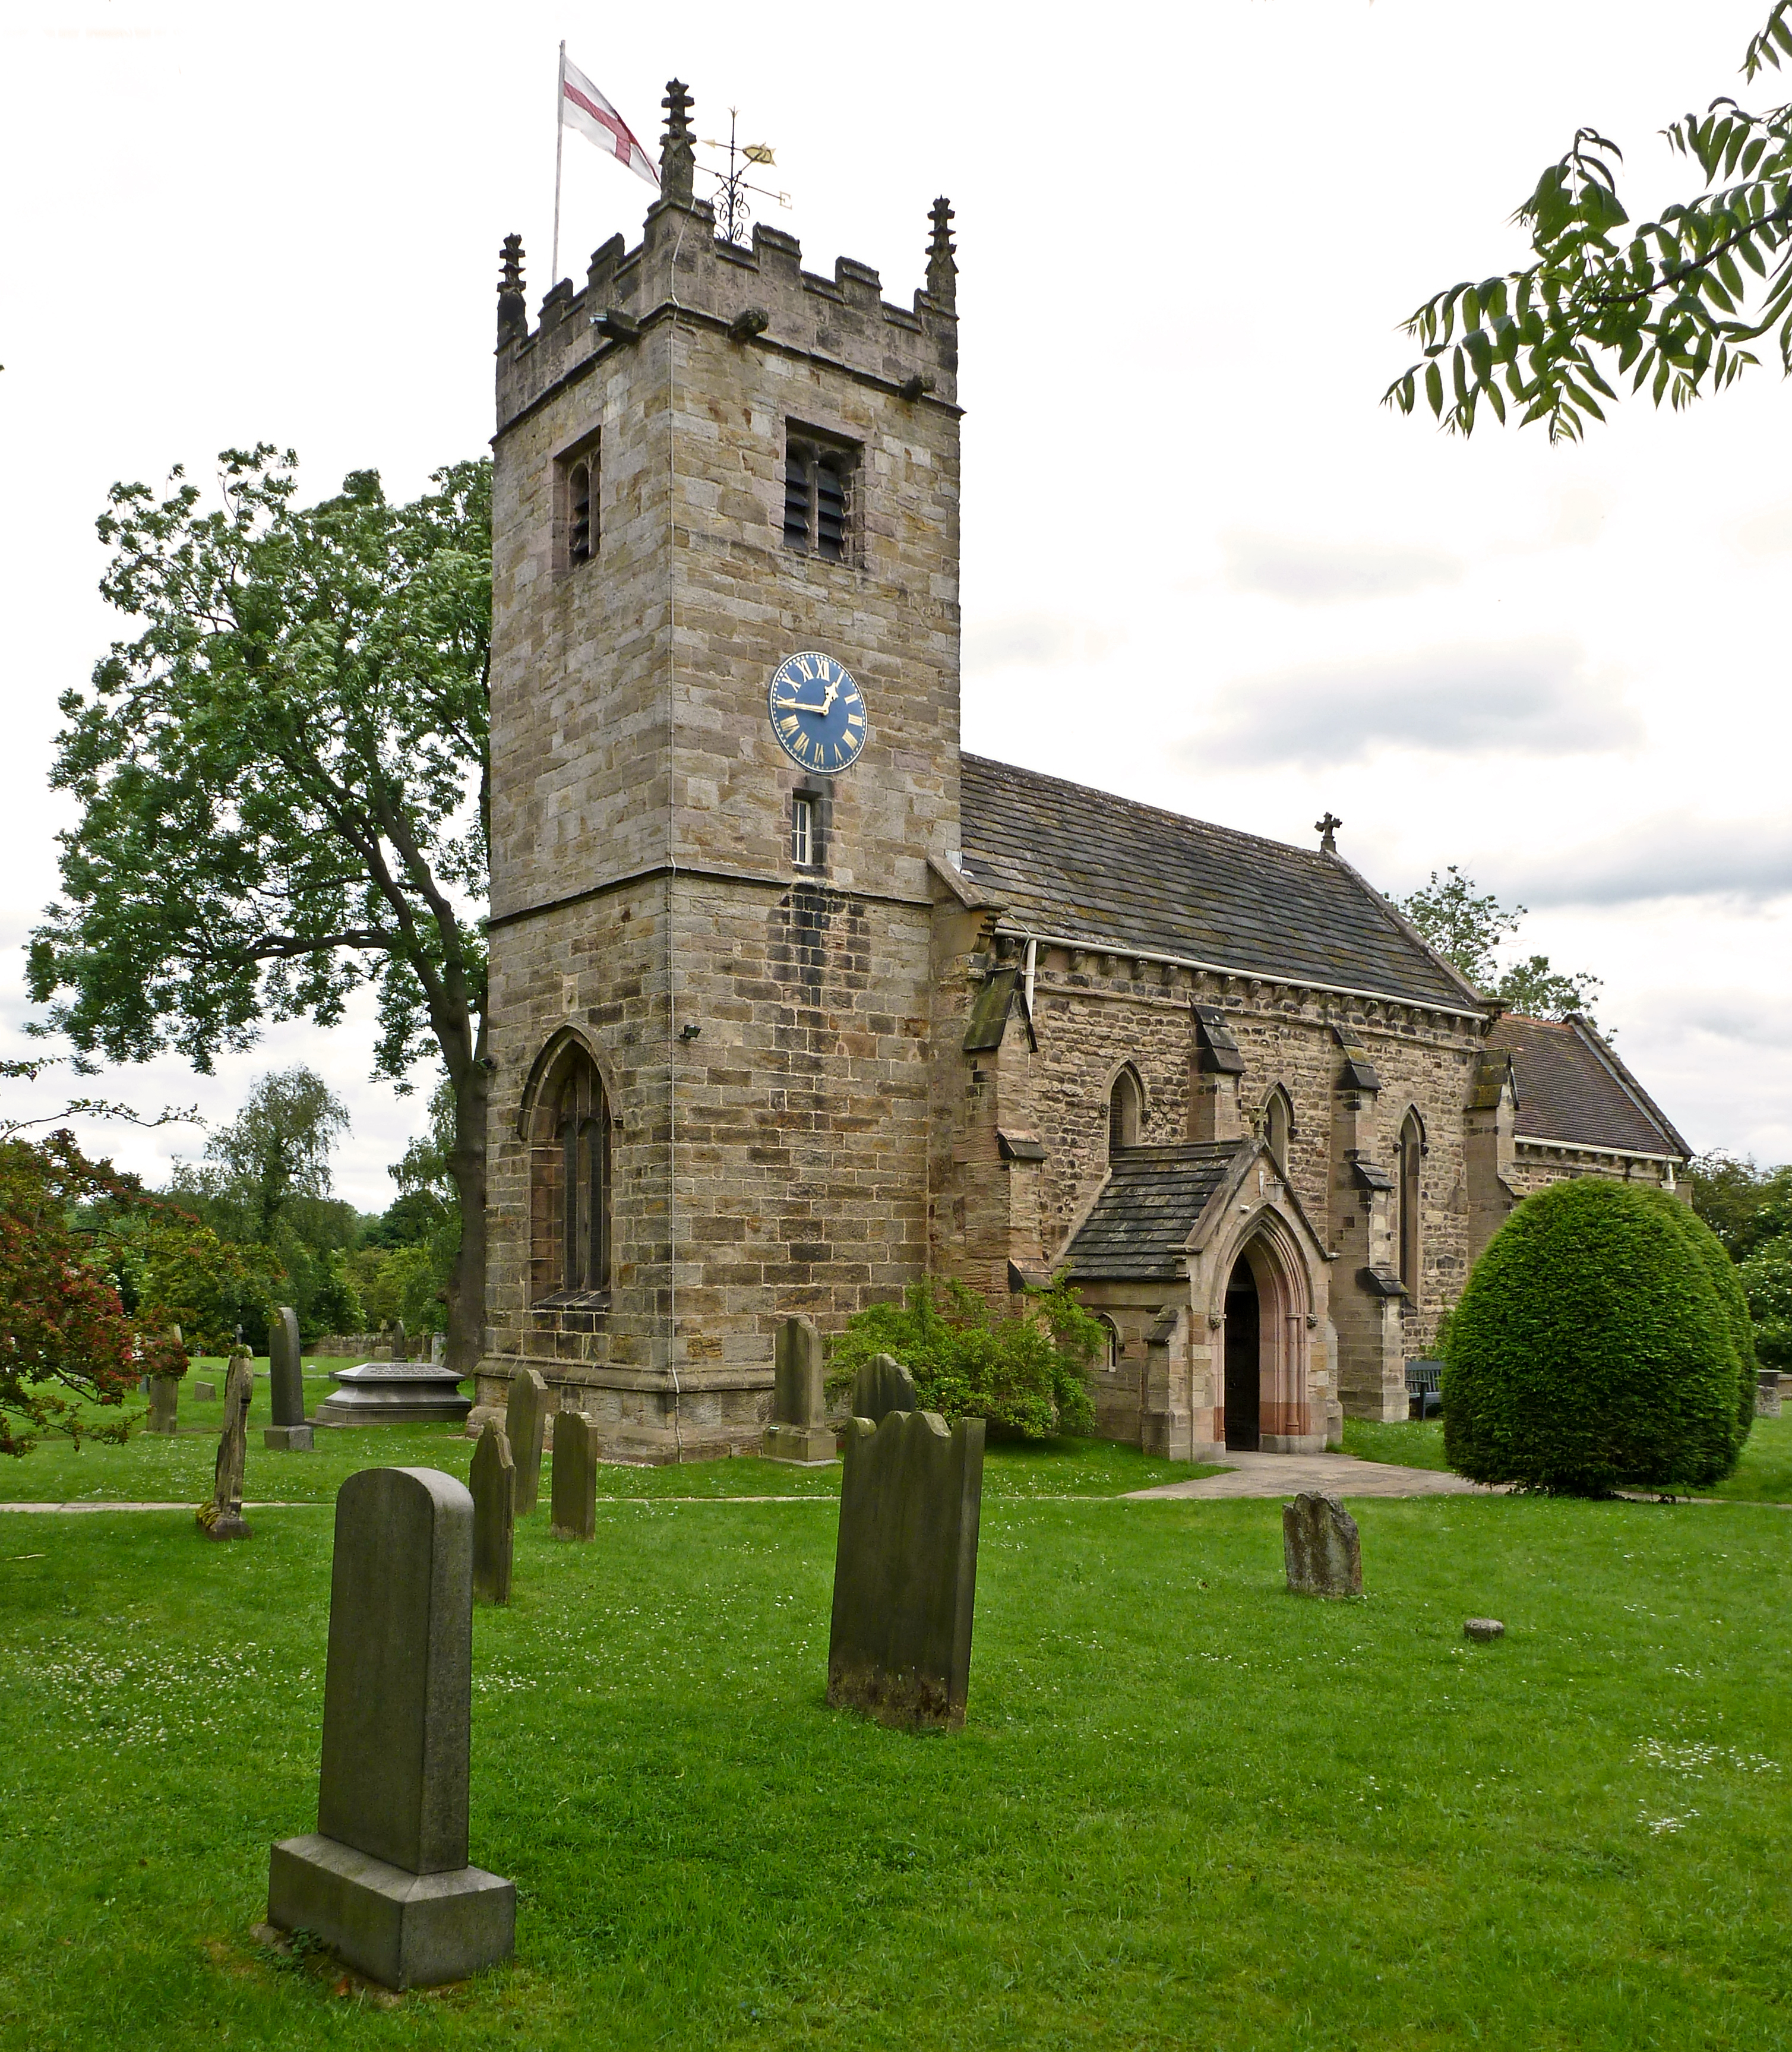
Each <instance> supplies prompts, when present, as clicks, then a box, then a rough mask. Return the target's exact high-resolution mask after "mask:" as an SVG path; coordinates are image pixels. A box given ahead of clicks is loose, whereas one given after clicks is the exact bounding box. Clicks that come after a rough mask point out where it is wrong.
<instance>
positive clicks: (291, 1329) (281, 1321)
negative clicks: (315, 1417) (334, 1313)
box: [261, 1304, 311, 1454]
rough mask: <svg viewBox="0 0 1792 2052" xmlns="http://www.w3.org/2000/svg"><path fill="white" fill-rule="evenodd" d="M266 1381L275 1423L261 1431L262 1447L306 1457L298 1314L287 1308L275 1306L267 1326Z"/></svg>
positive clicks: (307, 1432) (308, 1429)
mask: <svg viewBox="0 0 1792 2052" xmlns="http://www.w3.org/2000/svg"><path fill="white" fill-rule="evenodd" d="M268 1396H269V1398H270V1400H271V1401H272V1405H273V1412H274V1422H273V1423H272V1424H271V1425H267V1426H264V1427H263V1428H262V1433H261V1439H262V1443H263V1444H264V1446H268V1447H273V1448H274V1449H275V1450H276V1451H279V1452H284V1453H289V1454H306V1453H309V1452H310V1451H311V1427H310V1426H309V1425H308V1424H307V1423H306V1422H305V1371H304V1365H303V1362H302V1361H301V1360H300V1358H299V1314H298V1313H297V1312H296V1311H295V1310H293V1308H292V1306H291V1305H290V1304H281V1305H279V1306H276V1309H275V1312H274V1315H273V1317H272V1319H270V1320H269V1322H268Z"/></svg>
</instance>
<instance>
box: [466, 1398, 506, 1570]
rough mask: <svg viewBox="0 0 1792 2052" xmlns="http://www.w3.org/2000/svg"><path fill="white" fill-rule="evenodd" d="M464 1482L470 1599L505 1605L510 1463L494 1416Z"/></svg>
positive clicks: (476, 1449)
mask: <svg viewBox="0 0 1792 2052" xmlns="http://www.w3.org/2000/svg"><path fill="white" fill-rule="evenodd" d="M468 1483H469V1486H471V1490H472V1493H473V1600H474V1602H475V1603H488V1604H507V1603H508V1602H509V1601H510V1600H511V1556H512V1552H513V1549H514V1545H515V1538H516V1463H515V1461H514V1460H512V1459H511V1443H510V1441H509V1440H508V1439H506V1438H505V1436H504V1428H503V1426H502V1425H500V1424H499V1422H498V1420H496V1419H495V1418H488V1419H487V1420H486V1425H485V1430H484V1431H483V1432H481V1433H480V1435H479V1444H478V1445H477V1446H476V1447H474V1449H473V1465H472V1469H471V1473H470V1474H469V1475H468Z"/></svg>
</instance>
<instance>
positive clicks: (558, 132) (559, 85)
mask: <svg viewBox="0 0 1792 2052" xmlns="http://www.w3.org/2000/svg"><path fill="white" fill-rule="evenodd" d="M565 143H566V45H565V44H564V43H562V44H561V45H560V73H559V76H558V79H557V80H556V81H555V84H554V261H553V262H552V263H551V264H550V265H549V267H548V289H549V290H550V292H551V291H552V290H553V288H554V287H555V286H556V285H558V284H559V283H560V154H561V151H562V150H563V149H564V148H565Z"/></svg>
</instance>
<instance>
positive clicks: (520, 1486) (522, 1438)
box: [504, 1368, 554, 1517]
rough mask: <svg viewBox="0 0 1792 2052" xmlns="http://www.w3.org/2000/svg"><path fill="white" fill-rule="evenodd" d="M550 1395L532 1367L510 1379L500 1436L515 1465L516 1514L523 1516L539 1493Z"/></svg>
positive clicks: (550, 1404) (527, 1513)
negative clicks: (505, 1440)
mask: <svg viewBox="0 0 1792 2052" xmlns="http://www.w3.org/2000/svg"><path fill="white" fill-rule="evenodd" d="M553 1408H554V1395H553V1392H552V1391H550V1389H549V1388H548V1386H547V1384H546V1383H545V1382H544V1381H543V1380H542V1378H541V1376H540V1375H539V1374H538V1373H537V1372H536V1370H535V1369H532V1368H523V1369H518V1370H517V1372H516V1373H515V1374H514V1375H513V1376H511V1400H510V1402H509V1404H508V1405H507V1407H506V1408H505V1412H504V1436H505V1438H506V1439H508V1440H509V1441H510V1443H511V1459H512V1460H514V1461H515V1463H516V1514H517V1516H518V1517H527V1516H528V1515H529V1514H530V1511H532V1510H534V1508H535V1504H536V1501H537V1499H538V1498H539V1496H540V1494H541V1490H542V1441H543V1440H544V1439H545V1438H546V1434H547V1421H548V1413H549V1412H550V1411H551V1410H552V1409H553Z"/></svg>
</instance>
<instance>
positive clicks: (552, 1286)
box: [530, 1048, 611, 1302]
mask: <svg viewBox="0 0 1792 2052" xmlns="http://www.w3.org/2000/svg"><path fill="white" fill-rule="evenodd" d="M557 1071H558V1072H557V1073H556V1074H555V1075H553V1076H552V1077H550V1080H549V1083H548V1086H547V1087H546V1090H544V1091H543V1092H542V1099H541V1110H540V1112H539V1114H538V1117H537V1122H536V1126H535V1144H534V1147H533V1149H532V1150H531V1157H532V1166H531V1181H532V1183H533V1185H534V1187H533V1189H531V1192H530V1198H531V1209H532V1211H533V1212H534V1236H533V1237H534V1247H533V1249H532V1255H533V1259H532V1260H531V1262H530V1267H531V1270H532V1272H533V1280H534V1290H533V1294H534V1298H535V1301H536V1302H543V1301H552V1300H555V1299H564V1298H585V1297H591V1296H595V1295H600V1294H602V1293H604V1292H605V1291H607V1290H608V1288H609V1286H610V1226H611V1194H610V1114H609V1105H608V1100H607V1098H606V1097H605V1091H604V1084H603V1079H602V1078H601V1076H600V1075H598V1073H597V1063H595V1062H593V1060H592V1059H591V1057H590V1055H589V1054H587V1053H586V1052H585V1050H584V1049H583V1048H569V1049H568V1050H567V1051H566V1052H565V1055H563V1056H562V1057H561V1060H560V1062H559V1063H558V1064H557Z"/></svg>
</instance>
